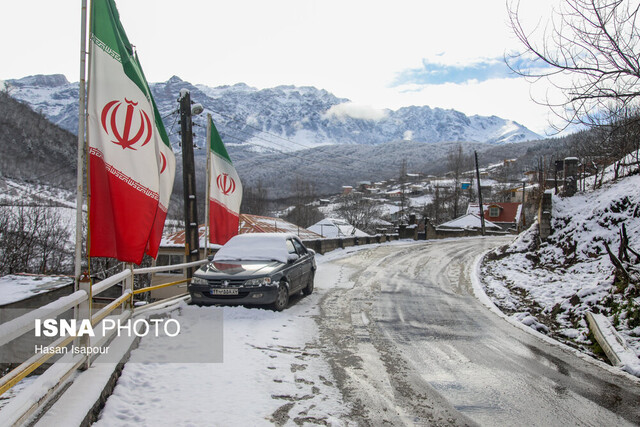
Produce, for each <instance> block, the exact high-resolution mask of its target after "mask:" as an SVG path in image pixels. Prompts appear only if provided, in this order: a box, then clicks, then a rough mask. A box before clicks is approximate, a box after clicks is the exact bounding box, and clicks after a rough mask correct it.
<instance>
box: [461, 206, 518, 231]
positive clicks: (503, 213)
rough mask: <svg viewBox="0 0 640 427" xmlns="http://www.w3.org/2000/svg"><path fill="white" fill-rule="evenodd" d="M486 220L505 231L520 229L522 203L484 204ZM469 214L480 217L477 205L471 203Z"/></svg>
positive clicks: (468, 209)
mask: <svg viewBox="0 0 640 427" xmlns="http://www.w3.org/2000/svg"><path fill="white" fill-rule="evenodd" d="M482 205H483V211H484V219H486V220H487V221H491V222H492V223H494V224H496V225H499V226H500V227H502V229H503V230H509V229H516V230H518V229H519V228H520V225H521V222H522V204H521V203H483V204H482ZM467 213H468V214H475V215H479V213H480V212H479V209H478V204H477V203H469V207H468V208H467Z"/></svg>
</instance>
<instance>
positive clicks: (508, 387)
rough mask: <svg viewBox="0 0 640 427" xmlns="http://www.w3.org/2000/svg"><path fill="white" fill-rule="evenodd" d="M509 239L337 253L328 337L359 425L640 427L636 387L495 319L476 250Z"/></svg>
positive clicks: (324, 330) (326, 307)
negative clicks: (485, 300) (483, 294)
mask: <svg viewBox="0 0 640 427" xmlns="http://www.w3.org/2000/svg"><path fill="white" fill-rule="evenodd" d="M504 242H505V240H504V238H484V239H482V238H475V239H461V240H447V241H439V242H438V241H433V242H427V243H417V244H407V245H383V246H380V247H377V248H375V249H372V250H366V251H362V252H358V253H355V254H354V255H352V256H349V257H347V258H344V259H341V260H338V261H334V262H333V264H334V265H333V268H340V269H341V279H340V280H341V281H343V282H344V283H343V284H342V285H341V286H338V287H336V288H334V289H332V290H331V291H330V292H328V293H327V295H326V296H325V297H324V298H323V301H322V304H321V311H322V315H321V316H320V320H319V321H320V332H321V343H322V347H323V349H324V350H323V351H324V352H325V357H326V358H327V360H328V361H329V363H330V364H331V367H332V370H333V373H334V376H335V378H336V380H337V383H338V386H339V387H340V389H341V391H342V393H343V397H344V399H345V400H346V401H347V402H348V403H349V404H350V406H351V408H352V411H351V414H350V418H351V420H352V421H354V422H356V423H358V424H359V425H375V426H379V425H394V426H396V425H475V424H478V425H491V426H493V425H500V426H506V425H513V426H515V425H518V426H573V425H593V426H622V425H638V424H640V385H639V384H640V383H639V382H636V381H633V380H630V379H628V378H626V377H624V376H618V375H614V374H612V373H611V372H609V371H608V370H606V369H603V368H601V367H599V366H598V365H597V364H594V363H590V362H588V361H585V360H583V359H581V358H579V357H577V356H576V355H574V354H573V353H572V352H570V351H568V350H566V349H563V348H561V347H558V346H555V345H552V344H549V343H547V342H545V341H543V340H541V339H539V338H538V337H535V336H533V335H531V334H529V333H527V332H525V331H522V330H520V329H518V328H516V327H514V326H513V325H511V324H510V323H509V322H507V321H506V320H504V319H502V318H500V317H498V316H497V315H495V314H494V313H492V312H490V311H489V310H488V309H487V308H486V307H485V306H483V305H482V304H481V303H480V302H479V301H478V300H477V299H476V297H475V296H474V294H473V290H472V286H471V282H470V276H469V274H470V269H471V267H472V264H473V261H474V259H475V258H476V256H477V255H478V254H480V253H482V252H483V251H485V250H486V249H488V248H490V247H492V246H496V245H499V244H502V243H504Z"/></svg>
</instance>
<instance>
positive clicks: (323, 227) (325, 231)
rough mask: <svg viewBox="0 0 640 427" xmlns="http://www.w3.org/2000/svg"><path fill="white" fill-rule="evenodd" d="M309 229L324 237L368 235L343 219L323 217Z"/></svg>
mask: <svg viewBox="0 0 640 427" xmlns="http://www.w3.org/2000/svg"><path fill="white" fill-rule="evenodd" d="M309 230H311V231H314V232H316V233H319V234H322V236H324V237H340V236H356V237H365V236H368V234H367V233H365V232H364V231H362V230H358V229H357V228H355V227H354V226H353V225H351V224H349V223H348V222H347V221H345V220H343V219H337V218H325V219H323V220H322V221H318V222H317V223H315V224H313V225H312V226H311V227H309Z"/></svg>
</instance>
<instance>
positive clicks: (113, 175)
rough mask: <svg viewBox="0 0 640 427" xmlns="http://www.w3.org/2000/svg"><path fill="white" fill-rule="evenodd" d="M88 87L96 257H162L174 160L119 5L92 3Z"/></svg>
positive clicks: (92, 235) (92, 229) (92, 227)
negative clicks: (121, 16) (124, 25)
mask: <svg viewBox="0 0 640 427" xmlns="http://www.w3.org/2000/svg"><path fill="white" fill-rule="evenodd" d="M89 51H90V58H89V85H88V101H87V114H88V128H87V138H88V144H89V148H88V150H89V153H88V154H89V179H90V206H89V229H90V232H89V235H90V246H89V247H90V251H89V253H90V256H92V257H110V258H117V259H118V260H120V261H123V262H134V263H136V264H140V262H142V258H143V256H144V254H145V253H147V254H149V255H150V256H152V257H154V258H155V257H156V256H157V253H158V247H159V245H160V239H161V236H162V230H163V228H164V221H165V218H166V215H167V208H168V206H169V198H170V197H171V190H172V188H173V179H174V175H175V156H174V154H173V150H172V149H171V145H170V143H169V138H168V137H167V134H166V131H165V129H164V125H163V124H162V120H161V118H160V114H159V113H158V109H157V107H156V105H155V102H154V100H153V97H152V96H151V91H150V89H149V85H148V84H147V81H146V79H145V77H144V74H143V72H142V68H141V67H140V63H139V61H138V57H137V55H136V54H135V52H134V51H133V48H132V46H131V44H130V43H129V40H128V39H127V35H126V34H125V32H124V29H123V28H122V24H121V23H120V18H119V14H118V11H117V9H116V6H115V3H114V2H113V0H93V1H92V2H91V25H90V48H89Z"/></svg>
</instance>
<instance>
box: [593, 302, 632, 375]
mask: <svg viewBox="0 0 640 427" xmlns="http://www.w3.org/2000/svg"><path fill="white" fill-rule="evenodd" d="M587 322H588V323H589V327H590V329H591V332H593V335H594V337H595V339H596V341H598V344H600V347H602V350H603V351H604V352H605V354H606V355H607V357H608V358H609V360H610V361H611V363H612V364H614V365H615V366H617V367H618V368H620V369H622V370H624V371H626V372H628V373H630V374H631V375H636V376H639V377H640V360H638V357H637V356H636V354H635V353H634V352H633V351H632V350H631V349H630V348H629V346H628V345H627V343H626V341H625V340H624V338H622V337H621V336H620V335H619V334H618V331H616V329H615V328H614V327H613V325H612V324H611V323H610V322H609V320H608V319H607V318H606V317H605V316H604V315H602V314H594V313H592V312H590V311H589V312H587Z"/></svg>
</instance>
